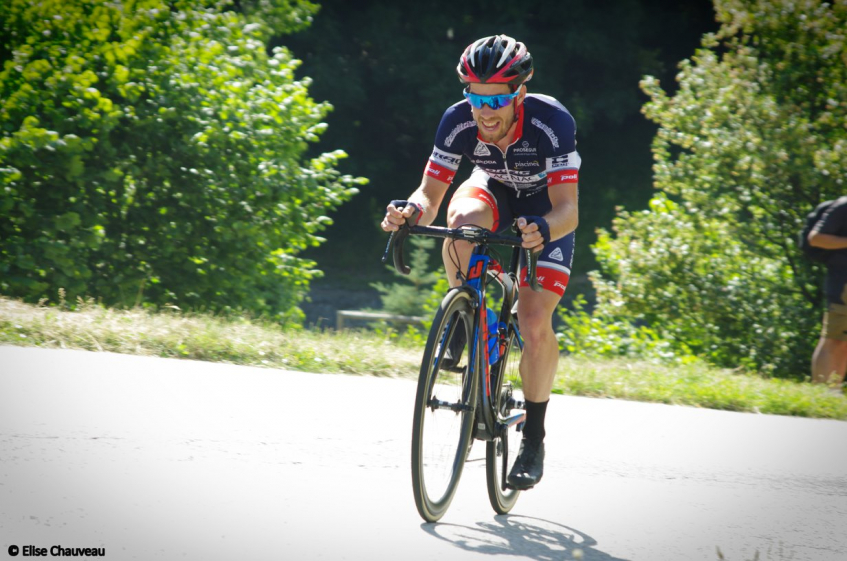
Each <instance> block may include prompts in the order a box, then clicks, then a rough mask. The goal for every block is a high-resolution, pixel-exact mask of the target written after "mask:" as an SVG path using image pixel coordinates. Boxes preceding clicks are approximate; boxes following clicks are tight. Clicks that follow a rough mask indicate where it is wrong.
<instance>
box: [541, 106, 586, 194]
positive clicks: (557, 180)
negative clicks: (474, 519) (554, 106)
mask: <svg viewBox="0 0 847 561" xmlns="http://www.w3.org/2000/svg"><path fill="white" fill-rule="evenodd" d="M531 124H532V125H534V126H536V127H538V128H540V129H541V130H542V132H544V133H545V134H546V135H547V139H548V140H549V146H548V148H549V150H548V152H547V153H548V154H549V156H548V157H547V161H546V172H547V186H548V187H551V186H553V185H560V184H562V183H579V167H580V165H581V164H582V159H581V158H580V157H579V152H577V151H576V121H574V118H573V116H572V115H571V114H570V113H568V112H566V111H560V112H557V113H556V114H555V115H554V116H553V117H552V118H551V119H549V121H548V122H547V123H542V122H540V121H539V120H538V119H535V118H534V119H532V121H531Z"/></svg>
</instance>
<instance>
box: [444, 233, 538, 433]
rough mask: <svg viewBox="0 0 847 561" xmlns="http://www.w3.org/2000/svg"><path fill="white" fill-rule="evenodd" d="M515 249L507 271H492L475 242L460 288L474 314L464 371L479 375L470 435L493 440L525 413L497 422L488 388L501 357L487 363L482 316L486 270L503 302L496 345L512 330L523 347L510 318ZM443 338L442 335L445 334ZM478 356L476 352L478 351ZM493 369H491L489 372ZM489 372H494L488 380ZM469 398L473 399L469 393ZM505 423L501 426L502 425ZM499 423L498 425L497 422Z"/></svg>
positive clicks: (496, 383)
mask: <svg viewBox="0 0 847 561" xmlns="http://www.w3.org/2000/svg"><path fill="white" fill-rule="evenodd" d="M518 260H519V253H518V251H517V250H515V251H513V252H512V260H511V261H512V262H511V264H510V267H509V269H508V272H507V271H503V272H501V273H499V274H498V273H494V272H492V271H490V270H489V268H490V265H491V261H492V259H491V256H490V255H489V249H488V246H485V245H476V246H474V249H473V252H472V253H471V257H470V260H469V262H468V269H467V274H466V276H465V282H464V284H463V288H465V289H469V290H470V291H472V292H473V294H474V299H473V300H472V301H473V302H474V308H475V309H476V313H475V314H474V325H473V330H472V331H473V334H474V337H473V341H474V342H473V345H471V346H470V352H469V355H470V356H469V358H468V371H469V372H468V374H469V375H471V376H479V377H480V380H479V386H478V387H479V391H478V395H477V397H476V399H477V400H478V403H477V407H476V419H475V421H474V438H475V439H477V440H493V439H494V438H496V437H497V436H499V435H500V434H501V433H502V431H503V429H504V428H508V427H511V426H513V425H515V424H517V423H520V422H522V421H523V420H524V418H525V414H524V413H519V414H515V415H512V416H511V417H509V418H508V419H507V420H506V422H505V423H498V422H497V419H496V417H495V412H494V403H493V401H492V395H491V388H492V387H499V378H500V376H502V375H503V370H504V368H505V366H506V365H505V362H506V361H505V358H506V357H503V359H502V360H498V361H497V362H496V363H495V364H494V365H493V368H492V366H491V365H490V364H489V352H488V338H489V337H490V334H489V330H488V322H487V318H486V313H487V309H488V307H487V305H486V300H485V297H486V294H485V291H486V287H485V282H484V279H486V278H487V276H488V275H489V274H490V275H491V276H492V277H493V278H494V279H495V280H497V282H499V283H500V285H501V286H502V287H503V305H502V306H501V308H500V314H499V316H498V321H497V324H498V326H500V325H503V326H505V327H504V328H499V327H498V334H497V336H498V341H497V345H498V347H499V348H500V349H503V348H505V345H506V341H507V338H508V337H509V335H510V330H513V331H514V333H515V335H516V340H517V342H518V345H519V347H520V349H521V350H523V338H522V337H521V334H520V330H519V329H518V327H517V325H515V322H514V320H513V319H512V314H511V310H512V305H513V304H514V298H515V296H516V294H517V290H516V288H517V279H516V278H514V272H513V271H515V270H516V269H517V264H518ZM445 338H446V335H445ZM442 345H446V340H444V341H442ZM480 354H481V355H482V356H479V355H480ZM477 365H481V368H480V369H479V372H478V373H477V372H476V369H477ZM492 370H493V372H492ZM492 374H493V375H494V376H495V380H494V383H492ZM471 399H474V397H473V396H472V397H471ZM504 424H505V427H504V426H503V425H504ZM498 425H499V426H498Z"/></svg>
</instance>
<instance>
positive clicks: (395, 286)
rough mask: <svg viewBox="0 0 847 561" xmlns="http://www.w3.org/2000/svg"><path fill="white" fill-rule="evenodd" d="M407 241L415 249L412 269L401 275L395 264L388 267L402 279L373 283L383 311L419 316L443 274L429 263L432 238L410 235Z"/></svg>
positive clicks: (433, 243)
mask: <svg viewBox="0 0 847 561" xmlns="http://www.w3.org/2000/svg"><path fill="white" fill-rule="evenodd" d="M407 241H408V242H409V243H411V244H412V247H413V248H414V249H413V250H412V253H411V262H410V263H408V265H409V267H410V269H411V271H410V272H409V274H408V275H403V274H400V273H399V272H397V270H396V269H394V267H393V266H389V269H391V271H392V273H393V274H394V275H395V276H396V277H397V278H399V281H396V282H393V283H391V284H386V283H382V282H377V283H373V284H372V285H371V286H373V287H374V288H376V289H377V291H379V293H380V300H381V301H382V309H383V310H384V311H386V312H388V313H392V314H398V315H402V316H420V315H423V314H424V313H425V308H426V299H427V294H428V293H429V291H430V289H431V287H432V286H433V285H434V284H435V282H436V281H437V280H438V279H439V278H440V277H442V276H443V274H442V273H441V272H440V271H433V270H432V267H430V266H429V255H430V254H431V253H432V250H433V248H434V247H435V240H434V239H433V238H424V237H421V236H411V237H409V238H408V239H407Z"/></svg>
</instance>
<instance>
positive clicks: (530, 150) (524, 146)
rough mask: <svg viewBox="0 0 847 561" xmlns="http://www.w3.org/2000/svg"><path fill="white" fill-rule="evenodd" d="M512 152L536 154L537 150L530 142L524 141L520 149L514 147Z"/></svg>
mask: <svg viewBox="0 0 847 561" xmlns="http://www.w3.org/2000/svg"><path fill="white" fill-rule="evenodd" d="M512 152H514V153H516V154H535V153H536V152H537V150H536V149H535V146H530V145H529V142H528V141H526V140H524V141H523V142H521V145H520V146H519V147H513V148H512Z"/></svg>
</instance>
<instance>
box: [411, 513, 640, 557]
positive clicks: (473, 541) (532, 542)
mask: <svg viewBox="0 0 847 561" xmlns="http://www.w3.org/2000/svg"><path fill="white" fill-rule="evenodd" d="M421 528H422V529H423V530H424V531H425V532H427V533H429V534H431V535H433V536H435V537H436V538H439V539H441V540H444V541H446V542H449V543H451V544H453V545H454V546H456V547H458V548H461V549H464V550H465V551H470V552H473V553H480V554H483V555H522V556H525V557H527V558H530V559H536V560H538V561H553V560H555V561H562V560H563V559H579V558H580V557H579V556H580V553H578V551H581V552H582V560H583V561H626V560H625V559H621V558H619V557H613V556H611V555H609V554H608V553H603V552H602V551H600V550H597V549H595V546H596V545H597V541H596V540H595V539H594V538H592V537H591V536H588V535H586V534H583V533H582V532H580V531H579V530H574V529H573V528H568V527H567V526H563V525H561V524H557V523H555V522H550V521H549V520H543V519H540V518H532V517H529V516H515V515H505V516H495V517H494V520H493V522H477V523H476V526H474V527H472V526H461V525H457V524H440V523H439V524H422V525H421Z"/></svg>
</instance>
